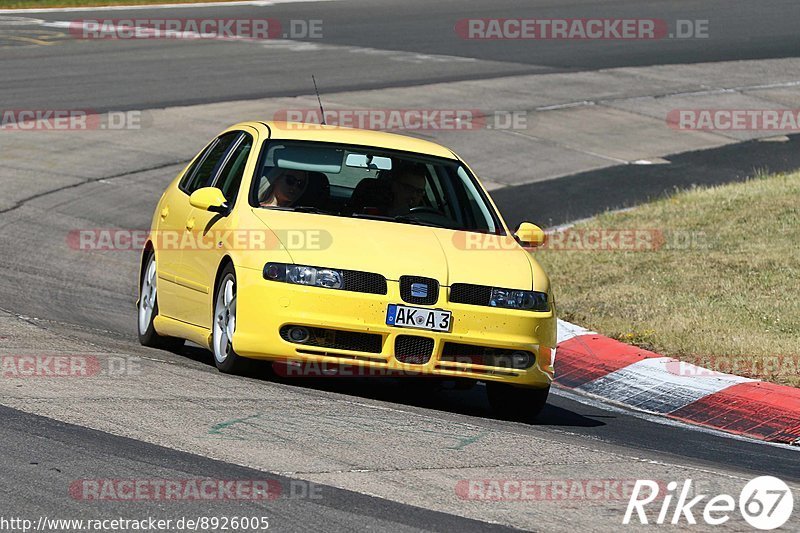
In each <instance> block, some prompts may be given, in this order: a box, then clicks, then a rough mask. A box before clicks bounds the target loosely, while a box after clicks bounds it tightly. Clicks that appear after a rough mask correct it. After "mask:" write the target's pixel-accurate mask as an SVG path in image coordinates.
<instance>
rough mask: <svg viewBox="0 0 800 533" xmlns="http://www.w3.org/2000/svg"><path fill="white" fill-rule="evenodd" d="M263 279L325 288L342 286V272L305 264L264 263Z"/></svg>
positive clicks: (339, 287)
mask: <svg viewBox="0 0 800 533" xmlns="http://www.w3.org/2000/svg"><path fill="white" fill-rule="evenodd" d="M264 279H268V280H270V281H283V282H286V283H294V284H296V285H311V286H314V287H325V288H326V289H341V288H342V287H343V286H344V282H343V281H342V272H341V271H339V270H334V269H332V268H320V267H312V266H305V265H287V264H285V263H267V264H266V265H264Z"/></svg>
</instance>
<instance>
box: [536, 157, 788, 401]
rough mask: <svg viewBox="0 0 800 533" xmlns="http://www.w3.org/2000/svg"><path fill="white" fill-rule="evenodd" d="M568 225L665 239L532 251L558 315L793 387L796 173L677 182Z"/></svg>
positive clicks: (698, 361)
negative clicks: (646, 247) (681, 187)
mask: <svg viewBox="0 0 800 533" xmlns="http://www.w3.org/2000/svg"><path fill="white" fill-rule="evenodd" d="M576 228H577V229H598V228H606V229H624V228H627V229H652V230H656V231H657V232H659V233H660V234H661V235H663V237H664V242H663V243H662V245H661V246H660V247H656V248H657V249H655V250H651V251H564V250H555V249H550V250H548V249H544V250H541V251H539V252H536V258H537V259H538V260H539V261H540V262H541V263H542V265H543V266H544V267H545V268H546V269H547V271H548V273H549V274H550V277H551V280H552V283H553V287H554V291H555V296H556V305H557V309H558V313H559V316H560V317H561V318H563V319H565V320H569V321H571V322H575V323H577V324H580V325H582V326H584V327H588V328H591V329H593V330H595V331H598V332H600V333H603V334H605V335H608V336H611V337H614V338H616V339H619V340H622V341H624V342H628V343H631V344H635V345H638V346H641V347H643V348H647V349H650V350H653V351H655V352H658V353H661V354H664V355H668V356H673V357H676V358H678V359H681V360H683V361H687V362H690V363H695V364H699V365H701V366H705V367H710V368H712V369H718V370H720V371H725V372H732V373H736V374H740V375H746V376H749V377H756V378H760V379H765V380H769V381H774V382H778V383H783V384H787V385H793V386H800V376H798V373H799V371H800V173H794V174H790V175H775V176H759V177H757V178H754V179H752V180H750V181H747V182H745V183H736V184H731V185H725V186H719V187H713V188H702V189H701V188H697V189H693V190H689V191H685V192H680V193H677V194H675V195H674V196H671V197H669V198H665V199H662V200H659V201H656V202H653V203H650V204H646V205H643V206H640V207H637V208H635V209H633V210H630V211H625V212H618V213H607V214H604V215H601V216H599V217H597V218H595V219H592V220H590V221H586V222H584V223H581V224H580V225H578V226H576ZM687 240H688V241H690V244H688V245H687V244H686V243H685V241H687ZM692 240H693V242H692Z"/></svg>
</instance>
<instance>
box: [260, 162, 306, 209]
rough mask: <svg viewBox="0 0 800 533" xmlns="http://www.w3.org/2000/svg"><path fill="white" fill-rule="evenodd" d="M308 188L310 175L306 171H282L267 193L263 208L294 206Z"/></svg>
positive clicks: (262, 202) (262, 201) (274, 179)
mask: <svg viewBox="0 0 800 533" xmlns="http://www.w3.org/2000/svg"><path fill="white" fill-rule="evenodd" d="M307 186H308V174H307V173H306V171H304V170H293V169H280V172H279V173H278V175H277V176H276V177H275V178H273V180H272V183H271V184H270V186H269V187H268V188H267V190H266V191H265V193H264V195H263V196H262V198H263V200H261V202H259V203H260V205H261V207H273V206H278V207H288V206H291V205H293V204H294V202H296V201H297V200H298V199H299V198H300V196H302V195H303V193H304V192H305V190H306V187H307Z"/></svg>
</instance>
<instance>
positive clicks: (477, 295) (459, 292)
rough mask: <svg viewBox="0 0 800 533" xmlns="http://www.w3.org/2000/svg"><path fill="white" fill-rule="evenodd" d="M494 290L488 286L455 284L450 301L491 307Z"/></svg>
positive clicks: (451, 289)
mask: <svg viewBox="0 0 800 533" xmlns="http://www.w3.org/2000/svg"><path fill="white" fill-rule="evenodd" d="M491 298H492V288H491V287H487V286H486V285H470V284H469V283H453V284H452V285H451V286H450V301H451V302H453V303H459V304H471V305H489V300H491Z"/></svg>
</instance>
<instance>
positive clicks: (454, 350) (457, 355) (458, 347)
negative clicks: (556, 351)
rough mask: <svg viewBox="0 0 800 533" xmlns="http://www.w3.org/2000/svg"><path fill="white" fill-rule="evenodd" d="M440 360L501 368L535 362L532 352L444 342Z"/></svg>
mask: <svg viewBox="0 0 800 533" xmlns="http://www.w3.org/2000/svg"><path fill="white" fill-rule="evenodd" d="M441 360H442V361H453V362H457V363H466V364H472V365H484V366H497V367H502V368H517V369H522V368H529V367H531V366H533V364H534V363H535V362H536V356H535V355H534V354H533V353H532V352H526V351H523V350H509V349H507V348H492V347H490V346H477V345H473V344H459V343H455V342H446V343H445V344H444V349H443V350H442V357H441Z"/></svg>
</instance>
